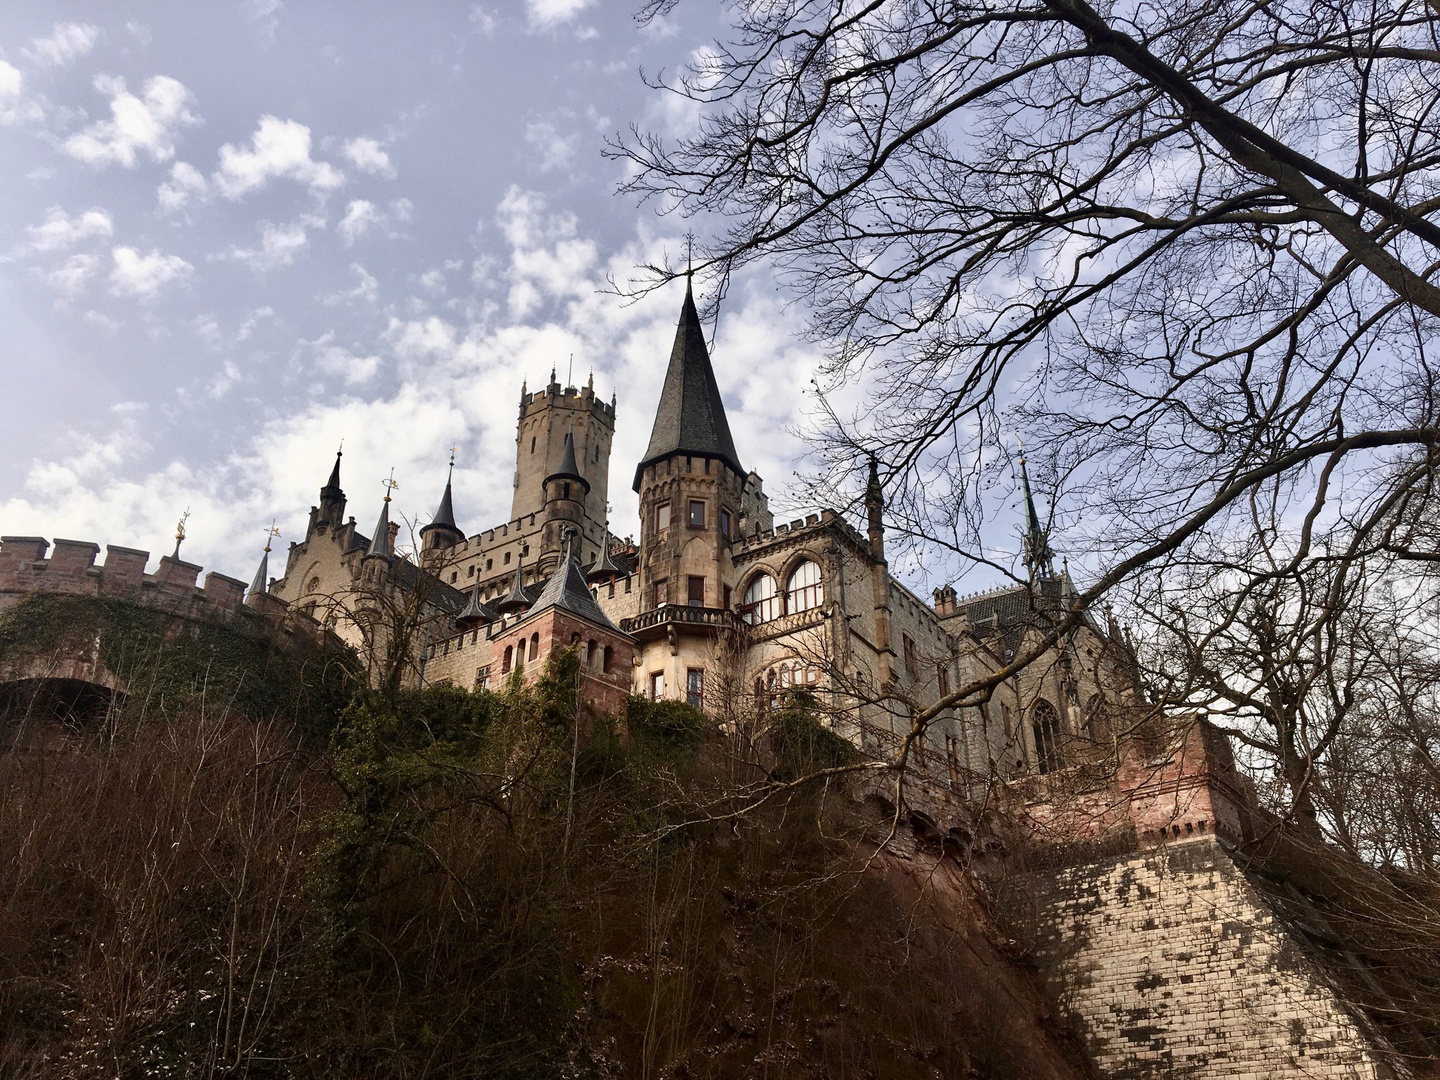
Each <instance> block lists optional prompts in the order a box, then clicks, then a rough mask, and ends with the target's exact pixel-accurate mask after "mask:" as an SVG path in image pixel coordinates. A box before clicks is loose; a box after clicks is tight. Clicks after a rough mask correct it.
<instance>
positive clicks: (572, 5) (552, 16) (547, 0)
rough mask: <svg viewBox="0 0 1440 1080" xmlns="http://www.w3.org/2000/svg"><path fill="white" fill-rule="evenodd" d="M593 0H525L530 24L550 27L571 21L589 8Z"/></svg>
mask: <svg viewBox="0 0 1440 1080" xmlns="http://www.w3.org/2000/svg"><path fill="white" fill-rule="evenodd" d="M592 2H593V0H525V11H526V14H528V15H529V16H530V25H532V26H539V27H544V28H547V29H548V28H549V27H552V26H559V25H560V24H561V23H566V22H569V21H570V20H571V19H573V18H575V16H576V15H579V14H580V12H582V11H584V10H585V9H586V8H588V7H589V6H590V5H591V3H592Z"/></svg>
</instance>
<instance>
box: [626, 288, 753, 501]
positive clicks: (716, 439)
mask: <svg viewBox="0 0 1440 1080" xmlns="http://www.w3.org/2000/svg"><path fill="white" fill-rule="evenodd" d="M672 454H694V455H696V456H700V457H713V458H719V459H720V460H721V461H723V462H725V464H727V465H729V466H730V467H731V468H732V469H734V470H735V471H736V472H737V473H739V474H740V475H741V476H744V475H745V470H744V469H743V468H742V467H741V465H740V456H739V455H738V454H736V453H735V440H734V439H732V438H731V437H730V424H729V421H727V420H726V419H725V403H724V402H723V401H722V400H721V399H720V387H719V386H718V385H717V384H716V382H715V371H714V369H713V368H711V366H710V350H709V349H707V348H706V347H705V331H704V329H703V328H702V327H701V325H700V313H699V312H698V311H696V310H695V296H694V294H693V292H692V291H691V288H690V281H689V279H688V278H687V279H686V281H685V302H684V303H683V304H682V305H681V307H680V323H679V325H678V326H677V327H676V328H675V345H674V347H673V348H672V349H671V350H670V366H669V368H668V369H666V371H665V385H664V387H663V388H662V389H661V391H660V404H659V406H658V407H657V408H656V410H655V426H654V427H653V428H652V429H651V431H650V446H649V448H648V449H647V450H646V451H645V456H644V457H643V458H642V459H641V461H640V464H639V465H637V466H636V467H635V485H634V487H635V490H636V491H639V490H640V477H641V476H642V475H643V474H644V472H645V466H647V465H653V464H654V463H655V462H657V461H661V460H663V459H665V458H667V457H670V456H671V455H672Z"/></svg>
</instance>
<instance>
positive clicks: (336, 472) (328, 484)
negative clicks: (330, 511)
mask: <svg viewBox="0 0 1440 1080" xmlns="http://www.w3.org/2000/svg"><path fill="white" fill-rule="evenodd" d="M344 456H345V452H344V451H343V450H337V451H336V452H335V467H334V468H333V469H331V470H330V479H329V480H327V481H325V486H324V487H323V488H321V489H320V495H321V497H322V498H323V497H325V496H330V497H333V498H336V499H343V498H344V497H345V492H343V491H341V490H340V459H341V458H342V457H344Z"/></svg>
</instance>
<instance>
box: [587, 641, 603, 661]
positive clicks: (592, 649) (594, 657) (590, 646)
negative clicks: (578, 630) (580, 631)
mask: <svg viewBox="0 0 1440 1080" xmlns="http://www.w3.org/2000/svg"><path fill="white" fill-rule="evenodd" d="M599 660H600V653H599V651H598V649H597V648H596V646H595V639H594V638H591V639H590V640H589V641H587V642H586V643H585V666H586V667H594V666H595V665H596V664H597V663H598V662H599Z"/></svg>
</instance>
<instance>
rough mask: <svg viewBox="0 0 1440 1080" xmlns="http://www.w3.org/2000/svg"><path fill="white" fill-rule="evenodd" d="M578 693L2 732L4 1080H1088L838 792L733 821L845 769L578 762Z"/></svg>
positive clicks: (1018, 973) (792, 721) (994, 956)
mask: <svg viewBox="0 0 1440 1080" xmlns="http://www.w3.org/2000/svg"><path fill="white" fill-rule="evenodd" d="M0 632H3V628H0ZM281 666H282V667H283V665H281ZM292 675H293V672H291V673H288V674H287V673H285V672H281V677H282V678H285V679H289V678H291V677H292ZM572 675H573V672H572V671H568V670H565V669H563V668H562V670H560V671H558V672H552V677H551V678H549V679H546V680H544V681H542V682H541V683H540V684H538V685H537V686H536V687H535V688H533V689H531V690H522V689H519V688H518V687H516V688H511V689H510V690H509V691H507V692H506V693H503V694H494V695H492V694H488V693H484V692H480V693H476V694H469V693H465V692H463V691H457V690H453V689H449V688H437V689H432V690H428V691H426V692H424V693H408V694H402V695H401V696H400V697H399V698H398V699H393V700H383V699H379V698H376V697H374V696H372V695H370V694H369V693H367V692H365V691H363V690H356V691H355V693H354V697H353V699H352V700H351V702H350V704H349V705H348V707H347V708H346V709H345V711H344V713H343V715H342V716H341V717H340V718H339V721H338V726H337V727H336V730H335V733H334V735H333V737H331V738H329V739H328V740H326V739H321V738H317V736H316V732H317V730H320V729H322V728H323V727H324V726H325V725H324V724H322V723H309V724H306V723H305V722H303V719H302V718H299V717H295V716H292V715H286V711H287V710H285V709H283V708H278V709H274V710H273V711H272V715H270V716H266V715H263V714H261V713H260V712H258V711H256V710H251V711H250V713H249V714H248V715H244V714H242V713H241V712H240V711H239V710H227V709H224V708H206V709H204V710H203V711H202V710H201V709H200V708H199V707H198V703H197V701H196V700H190V701H189V702H188V703H187V702H182V701H181V700H180V698H179V697H176V696H174V695H172V697H171V706H170V707H167V708H166V709H165V710H158V709H157V710H150V711H147V712H144V713H143V714H141V713H139V712H137V711H136V710H134V709H132V710H131V711H130V712H129V713H127V714H126V715H125V717H124V722H121V723H112V724H109V725H105V724H94V723H91V724H88V725H86V724H72V725H70V726H69V727H66V726H63V725H59V724H55V723H53V722H51V723H49V724H48V725H47V726H46V727H45V732H46V734H45V737H44V738H36V737H35V736H34V726H33V725H32V726H31V728H30V734H29V735H27V736H26V738H24V739H23V740H20V741H18V742H17V740H16V739H15V737H14V736H15V733H16V730H17V728H16V726H15V724H14V722H13V721H11V722H10V725H9V727H8V728H7V735H8V736H9V737H7V740H6V752H5V753H4V755H3V756H0V793H3V795H0V850H4V851H6V852H7V853H8V854H7V858H6V859H5V860H4V861H3V862H0V897H3V898H4V903H3V905H0V1074H3V1075H4V1076H6V1077H14V1078H17V1080H19V1078H39V1077H62V1076H63V1077H87V1076H107V1077H109V1076H122V1077H131V1076H134V1077H141V1076H145V1077H182V1076H204V1077H209V1076H252V1077H289V1076H294V1077H418V1076H430V1077H476V1076H484V1077H489V1076H495V1077H532V1076H533V1077H554V1076H573V1077H588V1076H606V1077H609V1076H614V1077H648V1076H668V1077H714V1078H720V1077H737V1078H738V1077H754V1076H767V1077H773V1078H777V1080H778V1078H788V1077H796V1078H800V1077H820V1076H823V1077H887V1078H888V1077H894V1078H909V1077H917V1078H918V1077H942V1076H943V1077H966V1076H977V1077H987V1076H988V1077H1036V1078H1040V1077H1045V1078H1050V1077H1055V1078H1060V1077H1080V1076H1088V1075H1090V1073H1089V1072H1088V1067H1087V1066H1086V1065H1085V1064H1084V1060H1083V1055H1082V1054H1081V1053H1080V1051H1079V1050H1078V1042H1077V1041H1076V1040H1075V1039H1074V1037H1073V1035H1072V1034H1071V1033H1069V1032H1067V1031H1064V1030H1061V1029H1060V1028H1059V1027H1058V1026H1057V1025H1056V1024H1055V1023H1054V1022H1053V1021H1052V1020H1051V1019H1050V1017H1051V1011H1050V1008H1049V1006H1048V1004H1047V1003H1046V1000H1045V998H1044V996H1043V994H1042V992H1041V991H1040V989H1039V983H1038V980H1037V978H1036V977H1035V975H1034V972H1033V971H1032V970H1031V969H1030V968H1029V967H1028V966H1027V964H1026V963H1025V962H1024V960H1023V958H1016V957H1015V956H1014V955H1013V947H1010V948H1007V947H1006V945H1005V943H1004V942H1003V940H1002V939H1000V938H999V936H998V935H997V934H996V933H995V932H994V931H993V929H992V928H991V922H990V919H989V917H988V915H987V912H986V908H985V904H984V899H983V897H982V896H981V895H980V894H979V893H977V891H976V890H975V888H974V886H973V885H972V883H971V882H970V880H969V879H968V878H967V877H966V875H965V874H964V873H963V872H962V871H961V869H960V867H959V866H958V865H956V864H955V863H954V862H953V861H951V860H949V859H948V858H945V859H941V858H939V857H938V856H936V857H934V858H929V859H927V858H926V857H925V856H922V855H917V856H916V857H915V858H914V859H907V858H904V857H901V856H898V855H886V856H884V857H882V858H879V859H873V860H868V861H867V856H869V855H871V854H872V853H873V850H874V848H873V837H874V836H875V829H876V827H877V825H878V824H879V823H878V822H877V821H872V820H867V819H866V812H865V810H864V808H863V805H862V804H861V803H859V802H857V801H855V800H853V799H851V798H849V797H847V796H846V794H845V793H844V792H843V791H838V790H830V791H819V790H802V791H801V792H800V793H798V794H796V795H793V796H791V797H790V798H788V799H786V800H784V801H783V802H781V801H777V802H774V803H771V804H766V805H764V806H763V807H760V808H758V809H755V810H752V811H750V812H748V813H745V814H742V815H738V816H729V814H730V812H731V811H733V810H734V809H735V808H736V806H737V805H738V804H737V803H736V801H735V799H736V796H737V794H738V793H739V792H741V791H742V790H744V789H745V788H746V787H747V786H748V785H752V784H753V783H754V782H755V781H756V780H757V779H758V778H759V775H760V774H759V772H758V771H757V770H758V767H759V764H760V762H761V761H762V760H764V761H765V762H767V763H768V766H769V768H770V769H772V770H773V771H775V772H776V773H778V774H784V773H785V771H786V770H792V771H793V770H796V769H799V768H803V767H805V766H806V765H807V764H810V763H813V762H814V761H816V760H820V759H822V758H825V759H830V758H833V757H834V756H835V755H843V754H844V753H845V752H846V750H845V748H844V746H843V745H837V744H836V742H835V741H834V740H833V738H832V737H830V736H829V735H828V733H826V732H824V731H823V730H822V729H820V728H819V727H818V726H817V725H815V724H814V723H813V721H810V720H809V719H808V717H807V716H806V715H805V714H804V711H803V709H798V708H796V709H791V710H789V711H788V712H787V713H786V715H785V716H784V717H782V719H781V722H780V724H779V725H778V726H777V731H778V732H779V733H780V736H781V737H779V738H777V739H775V740H773V745H772V746H771V748H770V749H769V750H767V751H765V753H764V754H761V755H759V756H756V755H755V754H753V753H750V752H749V751H746V752H745V753H740V752H738V751H739V750H741V748H740V747H739V746H738V744H736V743H735V742H734V741H733V740H730V739H727V738H725V737H722V736H721V735H720V734H719V733H718V732H716V731H714V730H712V729H711V728H710V727H709V726H708V725H707V724H706V723H705V722H704V720H703V718H701V717H700V715H699V714H698V713H696V712H695V711H693V710H690V709H689V708H688V707H685V706H682V705H660V706H655V705H652V704H649V703H645V702H640V701H632V703H631V706H630V709H629V712H628V714H627V716H626V718H625V725H624V727H625V729H626V730H627V731H628V735H627V736H626V737H625V738H621V737H619V735H617V734H616V732H614V731H613V730H610V729H609V728H607V726H606V725H605V724H604V723H603V722H602V723H600V724H597V725H596V726H595V730H594V731H593V732H592V733H591V736H590V737H589V738H588V739H586V740H585V741H584V742H583V743H578V744H577V742H576V741H575V740H574V738H573V735H574V729H573V726H572V719H573V712H572V711H570V710H569V709H567V705H566V703H567V702H570V701H573V696H572V695H570V694H569V693H568V692H567V690H566V687H567V680H568V678H570V677H571V676H572ZM300 677H301V679H302V683H303V681H304V679H305V678H308V677H310V676H309V675H307V674H306V673H305V672H302V673H301V675H300ZM287 685H289V690H288V691H287V693H288V694H289V695H290V698H289V700H292V701H293V700H294V695H295V693H296V692H297V691H296V688H295V686H294V685H290V684H287ZM301 689H302V690H303V689H304V687H303V686H302V687H301ZM257 690H258V688H257ZM207 700H211V699H207ZM247 700H249V699H247ZM259 700H264V696H263V695H261V698H260V699H259ZM577 751H578V752H577ZM706 818H710V819H711V820H708V821H706V820H705V819H706ZM698 822H704V823H698ZM917 860H919V861H917Z"/></svg>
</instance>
